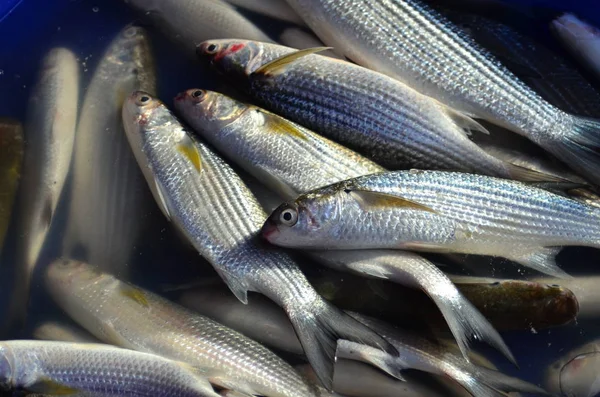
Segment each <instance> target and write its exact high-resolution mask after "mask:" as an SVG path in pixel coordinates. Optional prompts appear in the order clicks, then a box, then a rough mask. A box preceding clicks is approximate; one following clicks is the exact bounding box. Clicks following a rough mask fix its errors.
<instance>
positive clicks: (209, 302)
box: [179, 287, 304, 355]
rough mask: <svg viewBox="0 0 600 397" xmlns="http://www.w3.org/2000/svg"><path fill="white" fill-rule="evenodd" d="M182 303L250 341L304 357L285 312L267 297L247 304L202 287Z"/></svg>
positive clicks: (185, 295) (184, 296) (221, 291)
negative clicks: (239, 333)
mask: <svg viewBox="0 0 600 397" xmlns="http://www.w3.org/2000/svg"><path fill="white" fill-rule="evenodd" d="M179 303H181V304H182V305H183V306H185V307H187V308H190V309H192V310H194V311H197V312H198V313H200V314H202V315H203V316H207V317H209V318H212V319H213V320H215V321H217V322H219V323H221V324H223V325H226V326H227V327H230V328H233V329H234V330H236V331H238V332H241V333H242V334H244V335H246V336H247V337H249V338H250V339H253V340H256V341H258V342H261V343H264V344H265V345H267V346H270V347H274V348H276V349H279V350H281V351H285V352H290V353H294V354H299V355H304V349H303V348H302V345H301V344H300V341H299V340H298V337H297V336H296V333H295V332H294V327H293V326H292V324H291V323H290V321H289V320H288V319H287V316H286V314H285V312H284V311H283V310H281V308H279V307H278V306H277V305H275V304H274V303H272V302H271V301H269V300H268V299H267V298H265V297H262V296H260V295H257V296H253V297H252V299H250V300H248V303H247V304H243V303H241V302H240V301H239V300H238V299H237V298H236V297H235V296H233V295H232V294H231V293H230V292H229V291H228V290H225V289H223V288H214V287H213V288H206V287H202V288H196V289H192V290H190V291H185V292H184V293H183V294H182V295H181V297H180V298H179Z"/></svg>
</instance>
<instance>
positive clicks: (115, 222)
mask: <svg viewBox="0 0 600 397" xmlns="http://www.w3.org/2000/svg"><path fill="white" fill-rule="evenodd" d="M137 89H145V90H148V91H150V92H154V91H155V90H156V73H155V70H154V63H153V57H152V52H151V49H150V43H149V38H148V34H147V32H146V31H145V30H144V29H143V28H140V27H136V26H130V27H127V28H125V29H124V30H123V31H121V32H120V33H119V34H118V35H117V37H116V38H115V39H114V40H113V41H112V42H111V44H110V45H109V46H108V49H107V50H106V52H105V54H104V55H103V57H102V59H101V60H100V63H99V64H98V67H97V69H96V71H95V73H94V75H93V77H92V80H91V81H90V85H89V87H88V89H87V91H86V94H85V97H84V101H83V106H82V109H81V114H80V117H79V123H78V125H77V137H76V139H75V153H74V159H73V171H72V178H73V179H72V183H71V200H70V203H69V214H68V225H67V231H66V236H65V239H64V242H63V252H64V254H65V255H66V256H69V257H77V258H78V259H82V260H85V261H87V262H90V263H94V264H97V265H100V266H103V268H105V269H107V270H110V271H112V272H114V273H116V274H119V275H120V276H121V277H127V269H129V266H127V265H129V264H130V261H131V259H132V258H131V256H132V253H133V251H134V250H135V247H136V245H137V239H138V238H139V237H140V232H141V231H142V230H143V229H144V226H145V223H144V220H145V219H148V216H147V214H148V212H150V211H151V209H152V207H150V206H149V204H151V200H152V198H151V195H150V192H149V191H148V188H147V187H146V183H145V181H144V176H143V175H142V172H141V171H140V169H139V167H138V166H137V163H136V161H135V157H134V155H133V153H132V152H131V148H130V146H129V144H128V142H127V138H126V137H125V131H124V130H123V123H122V122H121V119H120V113H121V108H122V107H123V101H124V100H125V97H126V95H127V94H128V93H130V92H131V91H133V90H137ZM78 249H83V252H82V253H77V250H78Z"/></svg>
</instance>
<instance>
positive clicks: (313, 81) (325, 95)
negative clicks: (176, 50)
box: [197, 40, 519, 178]
mask: <svg viewBox="0 0 600 397" xmlns="http://www.w3.org/2000/svg"><path fill="white" fill-rule="evenodd" d="M294 51H295V50H294V49H291V48H287V47H284V46H278V45H275V44H268V43H260V42H253V41H244V40H210V41H206V42H204V43H202V44H201V45H200V46H199V47H198V51H197V52H198V55H199V56H200V57H201V58H203V59H205V60H207V61H208V62H210V63H211V65H212V66H213V67H215V68H216V69H217V70H218V71H219V72H221V73H223V74H224V75H226V76H227V77H228V78H230V79H231V80H232V81H233V82H235V84H236V85H237V86H239V87H241V88H244V89H245V90H246V92H247V93H248V94H249V95H250V96H251V97H252V98H253V99H254V100H256V101H257V102H258V103H259V104H260V105H262V106H264V107H265V108H267V109H269V110H271V111H273V112H275V113H277V114H279V115H282V116H284V117H286V118H288V119H290V120H292V121H295V122H297V123H299V124H302V125H304V126H305V127H307V128H310V129H311V130H313V131H315V132H317V133H320V134H322V135H324V136H326V137H328V138H330V139H333V140H334V141H337V142H339V143H342V144H344V145H346V146H348V147H349V148H351V149H353V150H356V151H357V152H359V153H361V154H363V155H365V156H367V157H368V158H370V159H371V160H373V161H375V162H376V163H378V164H380V165H382V166H384V167H387V168H390V169H403V168H411V167H414V168H424V169H449V170H458V171H461V170H462V171H466V172H469V171H471V172H477V173H484V174H490V175H497V176H503V177H507V178H509V177H511V176H513V175H514V176H515V177H517V176H519V175H517V174H518V171H517V170H514V169H512V167H510V166H508V165H507V164H505V163H503V162H502V161H500V160H498V159H496V158H494V157H492V156H490V155H489V154H487V153H486V152H485V151H483V150H482V149H480V148H479V147H477V146H476V145H475V144H474V143H473V142H471V141H470V140H469V138H468V137H467V135H466V130H469V129H476V130H480V131H481V130H483V127H481V126H480V125H478V124H477V123H476V122H474V121H473V120H472V119H470V118H468V117H465V116H463V115H461V114H459V113H457V112H455V111H453V110H451V109H449V108H447V107H446V106H444V105H442V104H441V103H439V102H438V101H436V100H433V99H432V98H428V97H425V96H423V95H421V94H419V93H417V92H416V91H415V90H413V89H411V88H409V87H408V86H406V85H404V84H402V83H400V82H398V81H397V80H394V79H392V78H390V77H387V76H385V75H383V74H380V73H377V72H373V71H370V70H368V69H366V68H363V67H360V66H357V65H354V64H351V63H349V62H342V61H339V60H335V59H330V58H328V57H324V56H320V55H307V56H304V57H302V58H301V59H298V60H296V61H294V62H292V63H290V64H289V65H287V66H286V67H285V70H283V71H277V73H267V72H265V73H263V72H260V70H259V71H258V72H257V70H258V69H259V67H261V66H263V65H265V64H267V63H268V62H270V61H274V60H276V59H278V58H281V57H282V56H285V55H289V54H291V53H293V52H294ZM348 109H352V111H351V112H349V111H348Z"/></svg>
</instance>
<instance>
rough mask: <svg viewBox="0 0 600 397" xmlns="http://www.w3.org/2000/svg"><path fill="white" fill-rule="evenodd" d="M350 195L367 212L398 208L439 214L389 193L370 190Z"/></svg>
mask: <svg viewBox="0 0 600 397" xmlns="http://www.w3.org/2000/svg"><path fill="white" fill-rule="evenodd" d="M349 193H350V194H352V196H353V197H354V198H355V200H356V201H357V202H358V203H359V205H360V206H361V207H362V208H363V209H364V210H365V211H368V210H371V209H381V208H392V207H396V208H410V209H415V210H421V211H427V212H432V213H437V211H435V210H434V209H432V208H430V207H428V206H426V205H423V204H420V203H417V202H415V201H411V200H407V199H405V198H403V197H400V196H394V195H392V194H388V193H381V192H373V191H368V190H351V191H350V192H349Z"/></svg>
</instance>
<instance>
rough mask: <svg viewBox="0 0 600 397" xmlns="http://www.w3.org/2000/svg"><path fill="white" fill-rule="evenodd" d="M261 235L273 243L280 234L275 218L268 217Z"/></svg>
mask: <svg viewBox="0 0 600 397" xmlns="http://www.w3.org/2000/svg"><path fill="white" fill-rule="evenodd" d="M261 235H262V237H263V239H265V240H267V241H268V242H269V243H273V242H274V241H276V240H277V238H278V237H279V235H280V232H279V227H277V224H276V223H275V222H274V221H273V220H271V219H267V221H266V222H265V224H264V225H263V227H262V230H261Z"/></svg>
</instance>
